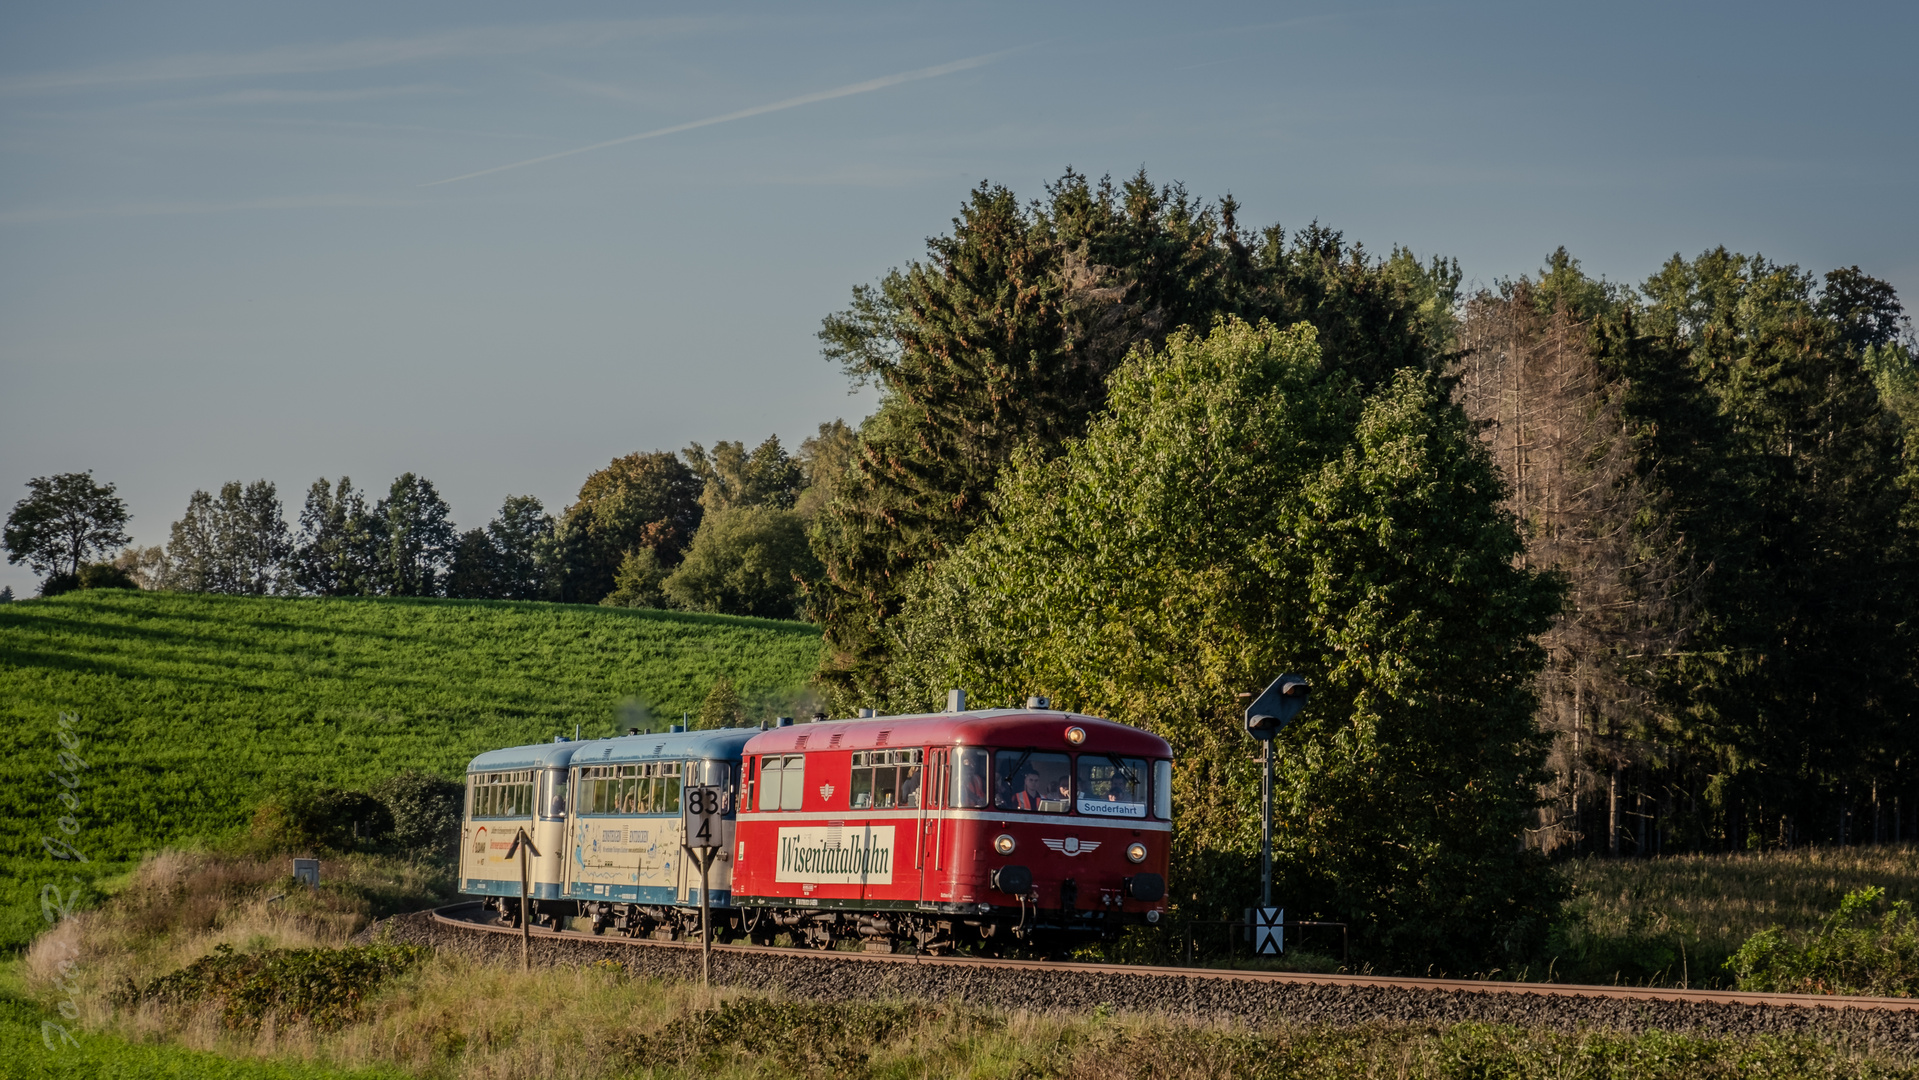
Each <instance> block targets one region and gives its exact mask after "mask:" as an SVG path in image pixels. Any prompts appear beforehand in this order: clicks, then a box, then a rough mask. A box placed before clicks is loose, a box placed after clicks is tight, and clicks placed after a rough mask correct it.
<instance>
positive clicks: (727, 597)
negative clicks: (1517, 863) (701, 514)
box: [661, 506, 819, 619]
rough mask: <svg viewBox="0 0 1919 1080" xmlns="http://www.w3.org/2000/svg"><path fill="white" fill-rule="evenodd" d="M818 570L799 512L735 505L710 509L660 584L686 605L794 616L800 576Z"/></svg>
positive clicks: (729, 612)
mask: <svg viewBox="0 0 1919 1080" xmlns="http://www.w3.org/2000/svg"><path fill="white" fill-rule="evenodd" d="M818 572H819V562H818V561H817V560H816V559H815V558H814V557H813V552H812V549H811V548H810V547H809V546H808V545H807V541H806V525H805V523H804V522H802V521H801V520H800V516H799V515H798V514H796V513H794V512H793V511H791V510H782V509H779V508H778V507H773V506H736V507H733V508H731V509H727V510H721V511H718V512H716V513H710V514H708V515H707V517H706V520H705V521H704V522H702V523H701V525H700V531H699V532H698V533H697V534H695V535H694V537H693V545H692V547H690V548H689V549H687V552H686V558H685V560H683V561H682V562H681V563H680V565H679V568H678V569H676V570H674V571H673V573H672V575H671V576H669V577H667V578H666V580H665V581H664V582H663V583H662V584H661V589H662V591H664V592H665V594H666V596H667V598H668V599H669V600H671V601H672V603H673V606H675V607H678V608H683V609H685V610H688V611H711V612H718V613H722V614H727V615H759V616H762V617H764V618H769V619H792V618H796V617H798V615H799V607H800V585H799V583H800V580H801V579H802V578H804V577H806V576H808V575H812V574H817V573H818Z"/></svg>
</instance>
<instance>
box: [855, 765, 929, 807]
mask: <svg viewBox="0 0 1919 1080" xmlns="http://www.w3.org/2000/svg"><path fill="white" fill-rule="evenodd" d="M925 757H926V751H924V750H855V751H853V792H852V807H853V809H855V810H890V809H893V808H895V807H908V806H918V805H919V804H920V772H921V770H922V769H924V768H925V767H926V766H925Z"/></svg>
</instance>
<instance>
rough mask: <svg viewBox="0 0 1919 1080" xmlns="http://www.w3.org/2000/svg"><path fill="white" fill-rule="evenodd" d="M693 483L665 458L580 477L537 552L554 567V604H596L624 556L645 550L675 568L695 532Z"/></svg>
mask: <svg viewBox="0 0 1919 1080" xmlns="http://www.w3.org/2000/svg"><path fill="white" fill-rule="evenodd" d="M703 488H704V485H703V484H702V482H701V480H700V478H699V476H698V475H697V474H695V473H694V472H693V470H692V469H690V468H688V467H687V466H686V464H685V463H684V462H682V461H681V460H680V459H679V458H678V457H675V456H674V455H673V454H671V453H668V452H666V451H663V450H661V451H654V452H652V453H634V454H628V455H626V456H625V457H621V458H615V459H614V460H613V461H612V462H611V463H610V464H608V465H607V467H606V468H604V469H601V470H599V471H597V472H595V473H593V474H592V475H591V476H589V477H587V478H586V483H584V484H582V485H580V497H579V500H578V501H577V502H575V503H574V504H573V505H572V506H569V507H567V509H566V513H565V514H563V515H562V516H561V518H560V521H559V523H558V525H557V526H556V527H555V529H554V533H553V536H552V537H551V539H549V540H547V541H546V542H545V543H544V544H543V546H542V549H541V550H542V553H543V555H542V558H543V560H544V561H545V562H546V564H547V565H548V566H550V567H552V568H553V572H554V580H555V589H554V591H555V592H556V593H557V594H558V595H557V596H556V597H555V598H556V599H559V600H565V601H569V602H572V603H582V604H593V603H598V602H599V601H600V599H601V598H602V597H604V596H605V595H606V594H608V593H610V592H612V591H613V588H614V585H613V579H614V576H615V575H616V574H617V573H618V571H619V567H620V564H621V563H622V562H624V561H625V559H626V555H627V553H628V552H630V551H633V550H635V549H637V548H642V547H645V548H651V549H652V550H653V552H654V554H655V555H656V556H657V558H658V559H659V561H660V563H661V564H663V565H666V566H674V565H677V564H678V563H679V558H680V552H681V551H682V550H684V549H685V547H686V545H687V543H688V542H689V541H691V540H692V538H693V533H694V531H695V530H697V529H698V528H699V525H700V514H701V508H700V501H699V500H700V496H701V494H702V492H703Z"/></svg>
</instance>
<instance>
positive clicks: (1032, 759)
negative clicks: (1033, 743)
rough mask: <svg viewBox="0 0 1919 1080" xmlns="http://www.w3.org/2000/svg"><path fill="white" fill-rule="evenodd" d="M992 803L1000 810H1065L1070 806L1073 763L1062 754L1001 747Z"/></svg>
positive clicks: (1048, 811)
mask: <svg viewBox="0 0 1919 1080" xmlns="http://www.w3.org/2000/svg"><path fill="white" fill-rule="evenodd" d="M996 764H997V768H996V769H995V770H994V773H995V775H994V781H995V785H996V786H995V792H996V794H995V795H994V799H993V801H994V805H996V806H998V807H999V808H1000V809H1001V810H1025V811H1029V812H1036V813H1041V814H1064V813H1065V812H1066V811H1067V809H1068V808H1069V807H1071V806H1072V801H1073V800H1072V791H1073V766H1072V763H1071V762H1070V761H1068V760H1067V757H1066V755H1065V754H1034V753H1028V752H1020V751H1014V750H1001V751H1000V752H999V755H998V761H997V763H996Z"/></svg>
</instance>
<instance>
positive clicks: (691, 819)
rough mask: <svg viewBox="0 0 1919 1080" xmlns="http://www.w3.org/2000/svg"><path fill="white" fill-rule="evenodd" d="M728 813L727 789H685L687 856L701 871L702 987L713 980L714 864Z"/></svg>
mask: <svg viewBox="0 0 1919 1080" xmlns="http://www.w3.org/2000/svg"><path fill="white" fill-rule="evenodd" d="M725 809H726V789H725V788H722V787H717V786H714V785H702V786H700V787H689V788H687V789H686V799H685V800H684V801H683V802H682V803H681V804H680V823H681V825H682V826H684V827H685V829H686V842H685V843H684V844H683V845H682V846H683V847H685V848H686V853H687V854H688V855H691V856H692V857H693V861H694V862H696V863H698V864H699V867H700V983H701V985H706V984H707V983H708V982H709V981H710V980H711V979H712V976H713V897H712V892H713V890H712V888H711V887H710V886H711V884H712V870H713V860H714V858H716V857H717V856H718V855H719V853H720V848H721V846H722V845H723V844H724V843H725V838H724V836H723V835H722V833H721V830H720V825H721V821H722V817H721V815H722V814H723V813H724V812H725Z"/></svg>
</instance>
